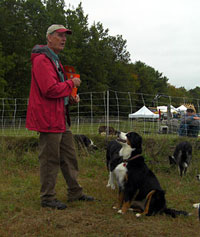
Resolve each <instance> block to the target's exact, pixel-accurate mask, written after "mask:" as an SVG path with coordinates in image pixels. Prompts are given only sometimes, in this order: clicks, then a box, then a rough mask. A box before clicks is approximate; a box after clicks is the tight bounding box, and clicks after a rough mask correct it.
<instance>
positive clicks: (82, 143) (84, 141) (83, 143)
mask: <svg viewBox="0 0 200 237" xmlns="http://www.w3.org/2000/svg"><path fill="white" fill-rule="evenodd" d="M73 136H74V140H75V141H76V143H77V145H78V148H80V149H82V148H87V149H90V150H97V149H98V148H97V146H96V145H95V144H94V142H93V141H92V140H91V139H90V138H89V137H87V136H86V135H84V134H74V135H73Z"/></svg>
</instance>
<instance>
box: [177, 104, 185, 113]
mask: <svg viewBox="0 0 200 237" xmlns="http://www.w3.org/2000/svg"><path fill="white" fill-rule="evenodd" d="M176 109H177V110H178V111H180V112H185V111H186V110H187V107H185V105H181V106H179V107H178V108H176Z"/></svg>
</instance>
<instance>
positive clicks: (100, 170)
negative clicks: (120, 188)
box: [0, 135, 200, 237]
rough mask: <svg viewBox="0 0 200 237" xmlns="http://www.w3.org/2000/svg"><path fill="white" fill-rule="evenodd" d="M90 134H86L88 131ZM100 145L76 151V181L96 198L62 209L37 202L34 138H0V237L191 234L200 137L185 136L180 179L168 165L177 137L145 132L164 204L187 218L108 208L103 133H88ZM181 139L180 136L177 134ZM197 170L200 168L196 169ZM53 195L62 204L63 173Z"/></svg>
mask: <svg viewBox="0 0 200 237" xmlns="http://www.w3.org/2000/svg"><path fill="white" fill-rule="evenodd" d="M90 137H91V136H90ZM92 139H93V140H94V141H95V143H96V144H97V145H98V147H99V148H100V149H99V150H98V151H95V152H92V153H90V152H88V151H86V150H84V149H83V150H81V151H80V150H77V154H78V161H79V168H80V174H79V182H80V184H81V185H82V186H83V188H84V192H85V193H87V194H89V195H92V196H94V197H95V198H96V199H98V200H97V201H95V202H92V203H84V202H72V203H68V204H67V206H68V208H67V209H66V210H63V211H59V210H51V209H44V208H41V207H40V199H39V189H40V183H39V169H38V158H37V155H38V151H37V137H36V138H35V137H34V138H26V137H22V138H15V137H1V139H0V141H1V146H0V180H1V181H0V236H1V237H21V236H28V237H30V236H31V237H36V236H37V237H39V236H45V237H46V236H47V237H48V236H49V237H50V236H54V237H60V236H61V237H62V236H63V237H64V236H66V237H68V236H69V237H71V236H72V237H73V236H78V237H79V236H80V237H85V236H86V237H99V236H102V237H103V236H105V237H106V236H112V237H118V236H123V237H124V236H127V237H132V236H136V237H154V236H158V237H164V236H173V237H175V236H177V237H178V236H180V237H188V236H191V237H196V236H200V228H199V227H200V222H199V220H198V213H197V210H196V209H194V208H193V207H192V204H193V203H196V202H200V183H198V181H197V180H196V178H195V176H196V174H197V173H198V172H199V171H200V159H199V155H200V151H199V148H200V141H199V140H193V139H190V141H191V142H192V145H193V160H192V164H191V166H190V168H189V170H188V174H187V175H186V176H185V177H183V178H182V179H181V178H180V177H179V175H178V172H177V169H171V168H170V166H169V164H168V155H170V154H171V153H172V151H173V149H174V147H175V145H176V143H177V142H179V141H180V140H181V139H180V138H177V137H169V136H160V137H149V136H148V137H144V145H143V147H144V156H145V157H146V161H147V163H148V165H149V167H151V168H152V169H153V171H154V172H155V174H156V175H157V176H158V178H159V180H160V183H161V186H162V187H163V189H165V190H166V198H167V203H168V207H170V208H176V209H178V210H186V211H188V212H190V213H192V215H191V216H189V217H183V216H180V217H178V218H175V219H173V218H171V217H168V216H165V215H157V216H152V217H142V218H136V217H135V214H134V213H132V212H129V213H127V214H126V215H119V214H117V213H116V211H115V210H113V209H112V205H113V204H114V203H115V201H116V199H117V190H114V191H113V190H110V189H108V188H106V184H107V180H108V173H107V170H106V166H105V144H106V141H105V138H103V137H100V136H97V135H95V136H92ZM182 139H183V138H182ZM199 173H200V172H199ZM56 191H57V198H58V199H59V200H61V201H62V202H65V203H67V191H66V185H65V182H64V179H63V177H62V176H61V174H60V173H59V176H58V180H57V186H56Z"/></svg>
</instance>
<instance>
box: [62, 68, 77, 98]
mask: <svg viewBox="0 0 200 237" xmlns="http://www.w3.org/2000/svg"><path fill="white" fill-rule="evenodd" d="M64 68H65V72H66V76H67V79H68V80H71V79H73V78H75V77H78V78H80V74H76V72H75V69H74V67H72V66H64ZM76 95H77V88H76V87H74V88H73V89H72V93H71V96H73V97H76Z"/></svg>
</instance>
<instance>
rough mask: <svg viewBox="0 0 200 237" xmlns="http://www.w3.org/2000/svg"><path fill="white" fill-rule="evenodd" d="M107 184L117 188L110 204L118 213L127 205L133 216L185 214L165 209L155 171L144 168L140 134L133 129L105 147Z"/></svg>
mask: <svg viewBox="0 0 200 237" xmlns="http://www.w3.org/2000/svg"><path fill="white" fill-rule="evenodd" d="M106 158H107V168H108V170H109V180H108V184H107V186H108V187H109V186H110V187H111V188H115V179H116V183H117V186H118V189H119V196H118V202H117V204H116V205H114V206H113V208H114V209H117V210H118V213H121V214H125V213H126V212H127V211H128V210H129V209H130V208H131V209H132V210H133V211H136V212H137V214H136V216H137V217H140V216H141V215H146V216H151V215H156V214H162V213H165V214H167V215H170V216H172V217H176V216H177V215H180V214H182V215H185V216H188V215H189V214H188V213H187V212H185V211H177V210H174V209H169V208H167V206H166V199H165V191H164V190H163V189H162V188H161V186H160V183H159V181H158V179H157V177H156V176H155V174H154V173H153V172H152V171H151V170H150V169H149V168H148V166H147V165H146V163H145V160H144V157H143V156H142V137H141V136H140V135H139V134H138V133H136V132H129V133H126V134H125V133H122V132H119V133H118V138H117V140H115V141H111V142H110V143H109V144H108V147H107V153H106Z"/></svg>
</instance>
